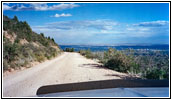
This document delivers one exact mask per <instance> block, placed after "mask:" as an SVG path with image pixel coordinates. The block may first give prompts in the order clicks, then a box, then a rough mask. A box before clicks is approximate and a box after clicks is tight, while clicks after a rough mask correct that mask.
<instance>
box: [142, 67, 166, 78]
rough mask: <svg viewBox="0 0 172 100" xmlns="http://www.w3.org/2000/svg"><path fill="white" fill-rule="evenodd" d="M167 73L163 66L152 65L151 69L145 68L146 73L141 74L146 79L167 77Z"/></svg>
mask: <svg viewBox="0 0 172 100" xmlns="http://www.w3.org/2000/svg"><path fill="white" fill-rule="evenodd" d="M168 76H169V75H168V73H167V70H165V69H164V68H160V69H159V68H156V67H153V68H152V69H150V68H147V70H146V75H145V76H143V77H144V78H147V79H168Z"/></svg>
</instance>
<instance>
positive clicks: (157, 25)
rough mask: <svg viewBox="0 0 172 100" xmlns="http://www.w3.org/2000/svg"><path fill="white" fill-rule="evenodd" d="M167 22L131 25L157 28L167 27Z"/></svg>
mask: <svg viewBox="0 0 172 100" xmlns="http://www.w3.org/2000/svg"><path fill="white" fill-rule="evenodd" d="M168 24H169V23H168V21H151V22H141V23H138V24H133V25H135V26H143V27H159V26H165V25H168Z"/></svg>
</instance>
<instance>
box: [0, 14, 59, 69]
mask: <svg viewBox="0 0 172 100" xmlns="http://www.w3.org/2000/svg"><path fill="white" fill-rule="evenodd" d="M3 30H4V33H3V70H8V69H10V68H14V69H16V68H20V67H23V66H29V67H30V64H31V62H34V61H38V62H41V61H44V60H46V59H51V58H53V57H55V56H57V55H58V54H60V52H61V50H60V48H59V46H58V45H57V44H56V43H55V41H54V39H53V38H50V37H45V36H44V34H43V33H40V34H37V33H35V32H33V31H32V29H31V28H30V26H29V25H28V23H27V22H26V21H24V22H22V21H19V20H18V18H17V17H16V16H14V18H13V19H10V18H8V17H7V16H3ZM7 35H8V36H11V37H12V38H13V39H14V41H13V42H12V38H11V37H10V38H9V37H7ZM22 40H25V41H27V42H26V43H21V41H22ZM34 44H36V45H34Z"/></svg>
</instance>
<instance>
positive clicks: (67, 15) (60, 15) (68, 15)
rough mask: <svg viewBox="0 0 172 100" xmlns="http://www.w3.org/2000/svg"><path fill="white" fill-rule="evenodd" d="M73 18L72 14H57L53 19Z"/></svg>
mask: <svg viewBox="0 0 172 100" xmlns="http://www.w3.org/2000/svg"><path fill="white" fill-rule="evenodd" d="M70 16H72V15H71V14H65V13H62V14H55V15H54V16H52V17H70Z"/></svg>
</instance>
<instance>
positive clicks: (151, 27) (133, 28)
mask: <svg viewBox="0 0 172 100" xmlns="http://www.w3.org/2000/svg"><path fill="white" fill-rule="evenodd" d="M126 30H127V31H126V32H127V33H128V35H129V36H132V37H153V36H163V35H164V36H168V34H169V22H168V21H150V22H140V23H136V24H132V25H128V26H127V27H126ZM129 33H130V34H129Z"/></svg>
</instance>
